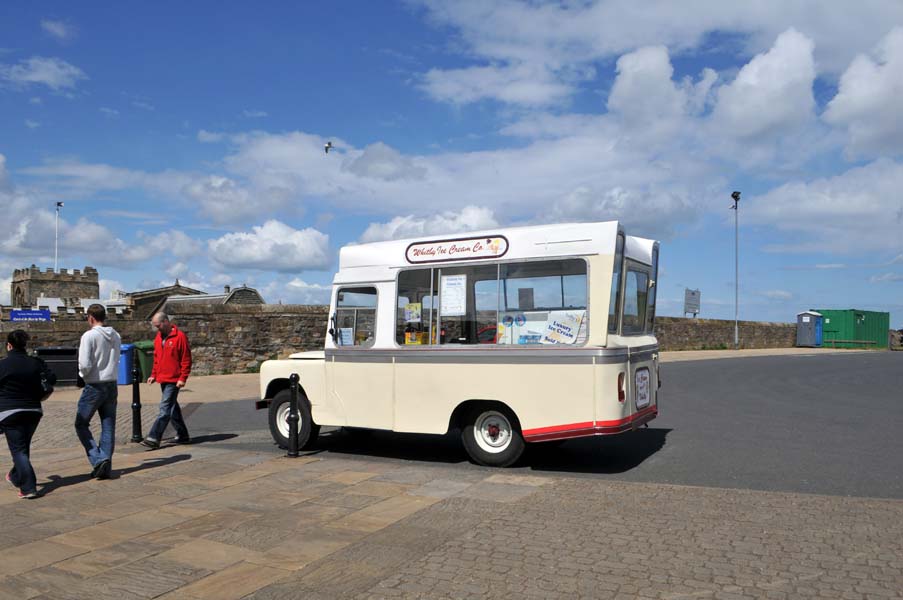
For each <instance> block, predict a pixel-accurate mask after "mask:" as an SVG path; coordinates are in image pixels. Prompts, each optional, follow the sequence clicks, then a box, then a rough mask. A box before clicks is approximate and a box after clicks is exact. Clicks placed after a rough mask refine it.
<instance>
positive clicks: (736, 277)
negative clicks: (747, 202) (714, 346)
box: [730, 192, 740, 350]
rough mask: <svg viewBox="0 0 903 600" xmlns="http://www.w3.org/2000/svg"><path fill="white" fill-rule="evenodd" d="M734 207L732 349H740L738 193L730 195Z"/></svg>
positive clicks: (732, 207) (732, 208)
mask: <svg viewBox="0 0 903 600" xmlns="http://www.w3.org/2000/svg"><path fill="white" fill-rule="evenodd" d="M731 198H733V200H734V205H733V206H731V207H730V208H731V210H733V211H734V349H735V350H739V349H740V192H734V193H732V194H731Z"/></svg>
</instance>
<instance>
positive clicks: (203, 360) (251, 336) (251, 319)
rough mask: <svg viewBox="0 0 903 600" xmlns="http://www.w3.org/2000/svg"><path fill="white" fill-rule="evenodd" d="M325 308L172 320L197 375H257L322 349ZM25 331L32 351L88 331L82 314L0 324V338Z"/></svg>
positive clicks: (197, 309) (230, 310)
mask: <svg viewBox="0 0 903 600" xmlns="http://www.w3.org/2000/svg"><path fill="white" fill-rule="evenodd" d="M328 311H329V309H328V307H326V306H299V305H280V304H265V305H242V304H226V305H221V304H220V305H201V306H186V307H179V310H178V312H173V313H171V315H170V317H171V318H172V320H173V322H175V323H176V324H177V325H178V326H179V327H180V328H182V329H184V330H185V332H186V333H187V334H188V339H189V342H190V343H191V348H192V358H193V359H194V368H193V372H194V373H196V374H198V375H210V374H213V373H240V372H246V371H255V370H257V368H258V367H259V365H260V363H261V362H262V361H264V360H267V359H269V358H277V357H279V358H284V357H286V356H288V355H289V354H291V353H293V352H298V351H301V350H320V349H322V348H323V339H324V336H325V335H326V320H327V315H328ZM107 325H110V326H112V327H114V328H115V329H116V330H117V331H118V332H119V335H121V336H122V341H123V343H131V342H135V341H138V340H149V339H153V336H154V335H156V332H155V331H154V330H152V329H151V327H150V323H148V321H146V320H143V319H133V318H131V317H130V315H129V316H125V315H109V316H108V317H107ZM13 329H24V330H26V331H28V332H29V334H30V335H31V337H32V340H31V342H30V347H31V348H38V347H42V346H69V347H77V346H78V342H79V339H80V338H81V335H82V333H84V332H85V331H86V329H87V323H86V322H85V318H84V314H82V313H81V311H80V312H79V314H77V315H76V314H60V315H59V316H57V317H56V318H55V320H54V321H51V322H46V321H44V322H42V321H25V322H10V321H2V322H0V333H2V336H3V338H4V339H5V338H6V333H7V332H9V331H11V330H13Z"/></svg>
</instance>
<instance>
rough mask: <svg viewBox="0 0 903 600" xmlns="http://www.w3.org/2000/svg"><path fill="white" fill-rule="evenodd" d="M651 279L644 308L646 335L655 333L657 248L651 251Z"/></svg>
mask: <svg viewBox="0 0 903 600" xmlns="http://www.w3.org/2000/svg"><path fill="white" fill-rule="evenodd" d="M651 277H652V278H651V279H650V280H649V297H648V299H647V300H648V304H647V308H646V333H654V332H655V296H656V291H657V290H658V248H654V249H653V250H652V276H651Z"/></svg>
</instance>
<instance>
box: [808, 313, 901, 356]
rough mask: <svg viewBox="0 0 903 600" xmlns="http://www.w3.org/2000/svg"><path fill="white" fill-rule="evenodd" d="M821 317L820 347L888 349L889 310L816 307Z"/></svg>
mask: <svg viewBox="0 0 903 600" xmlns="http://www.w3.org/2000/svg"><path fill="white" fill-rule="evenodd" d="M816 312H818V313H821V315H822V317H823V318H824V323H823V337H822V340H823V341H822V347H824V348H882V349H884V350H887V340H888V334H889V331H890V313H886V312H875V311H870V310H858V309H855V308H848V309H843V310H832V309H828V308H819V309H817V310H816Z"/></svg>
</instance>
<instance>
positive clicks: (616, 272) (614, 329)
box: [608, 233, 624, 333]
mask: <svg viewBox="0 0 903 600" xmlns="http://www.w3.org/2000/svg"><path fill="white" fill-rule="evenodd" d="M623 262H624V234H622V233H619V234H618V241H617V244H616V245H615V264H614V269H613V271H612V274H611V295H610V297H609V300H608V333H618V305H619V304H620V303H621V264H622V263H623Z"/></svg>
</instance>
